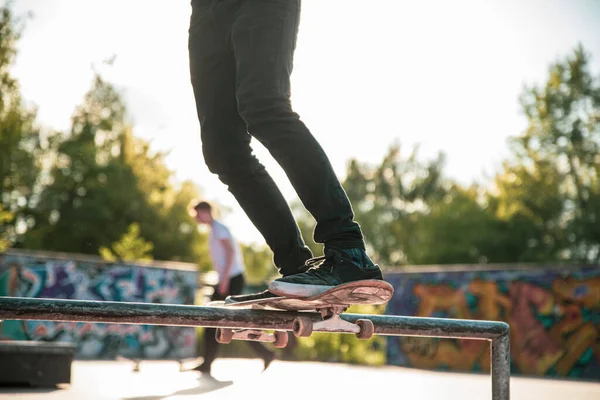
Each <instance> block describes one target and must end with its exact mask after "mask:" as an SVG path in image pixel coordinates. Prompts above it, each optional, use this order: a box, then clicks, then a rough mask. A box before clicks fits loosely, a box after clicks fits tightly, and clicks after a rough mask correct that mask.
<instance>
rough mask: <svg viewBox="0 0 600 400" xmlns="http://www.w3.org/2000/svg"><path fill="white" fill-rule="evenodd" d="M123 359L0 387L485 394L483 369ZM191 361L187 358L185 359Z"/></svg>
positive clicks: (473, 397) (79, 391) (548, 390)
mask: <svg viewBox="0 0 600 400" xmlns="http://www.w3.org/2000/svg"><path fill="white" fill-rule="evenodd" d="M132 366H133V364H132V363H130V362H127V361H75V362H73V366H72V379H71V384H70V385H64V386H60V387H59V388H55V389H33V388H1V387H0V399H2V400H4V399H6V400H13V399H14V400H16V399H19V400H34V399H35V400H101V399H102V400H105V399H110V400H195V399H202V400H212V399H219V400H230V399H231V400H233V399H244V400H254V399H257V400H258V399H260V400H264V399H286V400H293V399H303V400H306V399H332V400H337V399H343V398H345V399H368V398H372V396H374V395H383V394H385V395H386V396H389V398H393V399H410V400H417V399H419V400H445V399H447V400H485V399H491V381H490V377H489V376H488V375H483V374H481V375H480V374H460V373H447V372H430V371H423V370H418V369H409V368H401V367H393V366H385V367H363V366H352V365H345V364H332V363H317V362H283V361H274V362H273V363H272V364H271V366H270V367H269V368H268V369H267V370H266V371H264V372H262V371H261V370H262V363H261V361H259V360H247V359H218V360H217V361H215V363H214V364H213V376H214V378H207V377H202V376H201V375H200V374H199V373H197V372H194V371H185V372H180V371H179V364H178V363H176V362H169V361H144V362H142V363H141V364H140V371H139V372H133V368H132ZM188 366H190V367H191V366H193V364H191V365H188ZM525 399H544V400H563V399H564V400H575V399H577V400H592V399H594V400H598V399H600V383H593V382H579V381H574V380H557V379H535V378H522V377H513V378H512V379H511V400H525Z"/></svg>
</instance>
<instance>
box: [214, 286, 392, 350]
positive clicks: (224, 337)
mask: <svg viewBox="0 0 600 400" xmlns="http://www.w3.org/2000/svg"><path fill="white" fill-rule="evenodd" d="M276 294H277V293H276ZM393 294H394V288H393V287H392V285H390V284H389V283H387V282H385V281H382V280H362V281H355V282H350V283H345V284H343V285H339V286H336V287H333V288H331V289H329V290H327V291H325V292H323V293H321V294H319V295H316V296H312V297H290V296H279V297H271V298H268V299H260V300H249V301H243V302H239V303H232V304H226V303H225V302H224V301H215V302H210V303H208V306H213V307H226V308H251V309H263V310H264V309H271V310H279V311H303V312H312V313H319V314H320V316H321V320H319V321H316V322H314V321H313V318H312V317H310V316H299V317H296V318H295V319H294V321H293V324H292V332H293V333H294V335H295V336H296V337H308V336H310V335H311V334H312V332H313V331H315V330H318V331H323V332H338V333H354V334H355V335H356V337H358V338H359V339H370V338H371V337H372V336H373V333H374V331H375V327H374V325H373V322H372V321H371V320H369V319H359V320H357V321H356V323H351V322H348V321H345V320H343V319H342V318H340V315H341V314H342V313H343V312H344V311H346V310H347V309H348V307H350V306H351V305H354V304H385V303H387V302H388V301H389V300H390V299H391V297H392V295H393ZM216 339H217V342H219V343H231V341H232V340H234V339H235V340H251V341H258V342H269V343H273V345H274V346H275V347H277V348H283V347H285V346H287V342H288V334H287V332H286V331H279V330H276V331H275V332H274V333H273V334H270V333H267V332H265V331H264V330H262V329H230V328H218V329H217V332H216Z"/></svg>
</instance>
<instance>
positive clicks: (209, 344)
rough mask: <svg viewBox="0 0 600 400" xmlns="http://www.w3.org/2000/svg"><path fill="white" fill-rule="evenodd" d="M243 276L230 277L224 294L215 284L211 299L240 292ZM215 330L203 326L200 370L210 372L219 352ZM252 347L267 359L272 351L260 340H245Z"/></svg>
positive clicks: (218, 298)
mask: <svg viewBox="0 0 600 400" xmlns="http://www.w3.org/2000/svg"><path fill="white" fill-rule="evenodd" d="M244 284H245V281H244V276H243V275H242V274H240V275H237V276H234V277H232V278H231V279H230V280H229V292H228V293H225V294H220V293H219V291H218V285H217V286H215V288H214V289H215V291H214V293H213V295H212V296H211V301H217V300H225V298H226V297H227V296H229V295H237V294H242V291H243V290H244ZM216 333H217V330H216V329H215V328H204V340H203V341H204V361H203V362H202V367H201V368H202V371H205V372H210V369H211V366H212V363H213V362H214V361H215V359H216V358H217V355H218V352H219V346H220V343H219V342H217V338H216V337H215V334H216ZM246 343H248V345H249V346H250V347H251V348H252V350H253V351H254V352H255V353H256V355H258V356H259V357H260V358H262V359H263V360H264V359H268V358H270V357H271V356H272V354H273V353H272V351H271V350H269V349H268V348H266V347H265V346H264V345H263V344H262V343H260V342H252V341H248V342H246Z"/></svg>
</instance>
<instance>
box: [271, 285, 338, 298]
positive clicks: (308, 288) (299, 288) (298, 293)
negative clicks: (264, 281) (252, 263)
mask: <svg viewBox="0 0 600 400" xmlns="http://www.w3.org/2000/svg"><path fill="white" fill-rule="evenodd" d="M334 287H335V286H328V285H305V284H302V283H289V282H279V281H273V282H271V283H270V284H269V292H271V293H275V294H276V295H277V296H286V297H314V296H318V295H320V294H321V293H324V292H326V291H328V290H329V289H333V288H334Z"/></svg>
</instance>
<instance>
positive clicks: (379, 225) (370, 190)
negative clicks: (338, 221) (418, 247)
mask: <svg viewBox="0 0 600 400" xmlns="http://www.w3.org/2000/svg"><path fill="white" fill-rule="evenodd" d="M417 156H418V148H415V149H413V150H412V152H411V153H410V154H409V155H408V157H406V158H402V157H401V154H400V147H399V146H398V145H393V146H392V147H390V149H389V151H388V153H387V154H386V155H385V157H384V158H383V160H382V162H381V164H379V165H376V166H370V165H366V164H361V163H359V162H357V161H356V160H351V161H350V163H349V166H348V172H347V177H346V179H345V181H344V188H345V190H346V192H347V193H348V197H349V198H350V201H351V202H352V205H353V207H354V211H355V214H356V220H357V221H358V222H359V224H360V225H361V227H362V229H363V233H364V236H365V240H366V242H367V245H368V246H369V247H370V248H371V252H372V254H373V255H374V258H376V259H377V262H379V263H382V264H384V265H396V264H404V263H407V262H411V260H410V259H409V258H408V255H407V249H408V248H409V247H411V246H414V245H415V243H414V240H413V239H414V229H415V228H416V223H417V221H418V218H419V216H420V215H422V214H423V213H425V212H427V211H428V208H429V205H430V203H432V202H434V201H436V200H438V199H441V198H443V197H444V195H445V194H446V192H447V190H448V188H447V187H448V184H449V183H448V182H446V181H445V180H444V179H443V177H442V168H443V165H444V157H443V155H442V154H440V155H439V156H438V157H437V158H436V159H434V160H431V161H429V162H425V163H423V162H420V161H419V160H418V159H417Z"/></svg>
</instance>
